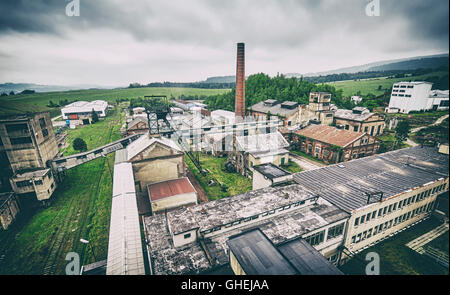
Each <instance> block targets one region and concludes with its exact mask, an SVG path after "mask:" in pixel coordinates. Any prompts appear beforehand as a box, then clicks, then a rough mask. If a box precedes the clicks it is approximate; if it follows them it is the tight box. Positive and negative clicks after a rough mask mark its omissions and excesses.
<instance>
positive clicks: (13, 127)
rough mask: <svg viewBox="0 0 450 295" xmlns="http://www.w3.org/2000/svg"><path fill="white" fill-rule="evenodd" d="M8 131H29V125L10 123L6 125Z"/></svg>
mask: <svg viewBox="0 0 450 295" xmlns="http://www.w3.org/2000/svg"><path fill="white" fill-rule="evenodd" d="M6 131H7V132H8V133H12V132H16V131H18V132H21V133H28V125H27V124H26V123H25V124H9V125H6Z"/></svg>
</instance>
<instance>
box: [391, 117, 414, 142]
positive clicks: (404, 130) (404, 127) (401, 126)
mask: <svg viewBox="0 0 450 295" xmlns="http://www.w3.org/2000/svg"><path fill="white" fill-rule="evenodd" d="M409 129H410V126H409V122H408V121H406V120H402V121H400V122H398V124H397V127H395V139H396V142H395V143H394V148H395V146H396V144H398V143H402V142H403V141H405V139H406V138H408V134H409Z"/></svg>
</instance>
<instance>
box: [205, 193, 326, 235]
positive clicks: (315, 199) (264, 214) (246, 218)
mask: <svg viewBox="0 0 450 295" xmlns="http://www.w3.org/2000/svg"><path fill="white" fill-rule="evenodd" d="M309 200H310V201H311V202H316V201H317V197H314V198H311V199H309ZM305 203H306V200H303V201H298V202H295V203H292V204H288V205H285V206H282V207H279V208H277V209H272V210H269V211H266V212H263V213H261V214H257V215H253V216H249V217H245V218H240V219H238V220H236V221H233V222H229V223H226V224H223V225H219V226H216V227H214V228H212V229H207V230H204V231H201V232H200V233H201V234H209V233H211V232H215V231H219V230H221V229H222V228H229V227H232V226H235V225H238V224H241V223H243V222H249V221H251V220H255V219H258V218H259V216H261V217H266V216H268V215H272V214H275V212H281V211H284V210H287V209H290V208H291V207H298V206H301V205H304V204H305Z"/></svg>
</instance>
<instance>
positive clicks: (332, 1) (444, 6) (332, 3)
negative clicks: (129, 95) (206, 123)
mask: <svg viewBox="0 0 450 295" xmlns="http://www.w3.org/2000/svg"><path fill="white" fill-rule="evenodd" d="M369 2H371V1H369V0H323V1H320V0H278V1H274V0H161V1H160V0H126V1H125V0H123V1H119V0H80V16H73V17H69V16H67V15H66V5H67V4H69V3H70V1H69V0H0V15H1V16H0V44H1V45H0V83H3V82H31V83H38V84H51V85H74V84H97V85H110V86H122V85H128V84H129V83H130V82H139V83H149V82H154V81H200V80H204V79H206V78H207V77H210V76H225V75H234V74H235V71H236V65H235V59H236V43H237V42H245V44H246V74H247V75H249V74H253V73H258V72H264V73H267V74H269V75H276V74H277V72H280V73H308V72H319V71H326V70H332V69H336V68H341V67H348V66H355V65H361V64H365V63H370V62H375V61H380V60H387V59H396V58H404V57H412V56H419V55H428V54H436V53H447V52H448V50H449V48H448V43H449V25H448V22H449V1H448V0H379V3H380V14H381V15H380V16H371V17H370V16H367V15H366V5H367V4H368V3H369Z"/></svg>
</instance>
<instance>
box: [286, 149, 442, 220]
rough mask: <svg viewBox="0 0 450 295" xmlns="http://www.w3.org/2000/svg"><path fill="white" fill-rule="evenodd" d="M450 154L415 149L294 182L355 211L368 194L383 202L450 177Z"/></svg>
mask: <svg viewBox="0 0 450 295" xmlns="http://www.w3.org/2000/svg"><path fill="white" fill-rule="evenodd" d="M448 159H449V158H448V155H444V154H440V153H438V151H437V148H434V147H420V146H418V147H412V148H406V149H401V150H397V151H393V152H388V153H384V154H380V155H375V156H369V157H365V158H360V159H355V160H352V161H349V162H345V163H340V164H334V165H330V166H326V167H321V168H318V169H314V170H309V171H304V172H300V173H297V174H294V180H295V181H296V182H297V183H299V184H301V185H302V186H304V187H305V188H306V189H309V190H311V191H312V192H314V193H317V194H318V195H319V196H321V197H323V198H324V199H326V200H328V201H329V202H330V203H332V204H334V205H336V206H338V207H339V208H341V209H343V210H345V211H347V212H351V211H352V210H354V209H358V208H360V207H364V206H366V205H368V204H367V198H368V197H367V195H366V193H375V192H383V199H386V198H388V197H392V196H395V195H397V194H400V193H402V192H405V191H407V190H410V189H413V188H416V187H420V186H422V185H424V184H426V183H429V182H432V181H436V180H438V179H441V178H443V177H447V176H448V168H449V165H448Z"/></svg>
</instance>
